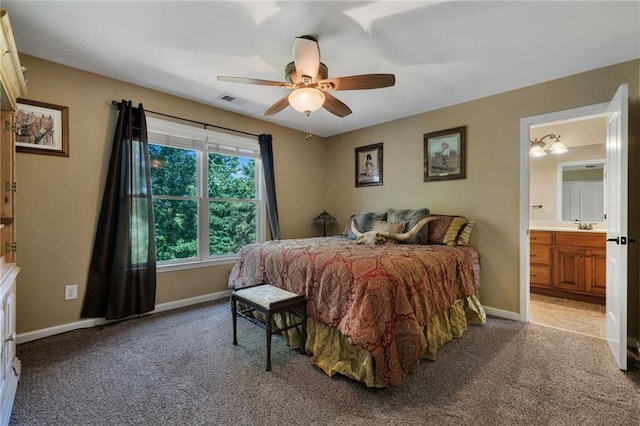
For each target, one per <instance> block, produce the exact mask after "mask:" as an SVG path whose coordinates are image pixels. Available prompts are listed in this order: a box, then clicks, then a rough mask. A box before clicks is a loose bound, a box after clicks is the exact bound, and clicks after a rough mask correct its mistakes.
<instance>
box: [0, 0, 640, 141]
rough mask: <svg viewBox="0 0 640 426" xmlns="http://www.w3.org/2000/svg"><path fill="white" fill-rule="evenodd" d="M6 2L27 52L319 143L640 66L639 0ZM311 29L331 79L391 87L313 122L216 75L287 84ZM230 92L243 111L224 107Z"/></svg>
mask: <svg viewBox="0 0 640 426" xmlns="http://www.w3.org/2000/svg"><path fill="white" fill-rule="evenodd" d="M2 7H3V8H6V9H7V10H8V11H9V17H10V21H11V24H12V27H13V32H14V36H15V39H16V44H17V46H18V50H19V51H20V52H21V53H26V54H29V55H32V56H36V57H40V58H44V59H48V60H50V61H53V62H57V63H61V64H64V65H68V66H71V67H75V68H79V69H83V70H87V71H91V72H95V73H98V74H101V75H105V76H108V77H113V78H116V79H118V80H123V81H127V82H130V83H134V84H138V85H141V86H145V87H149V88H152V89H157V90H160V91H163V92H167V93H171V94H175V95H178V96H181V97H184V98H188V99H192V100H195V101H198V102H202V103H204V104H208V105H213V106H216V107H219V108H223V109H227V110H231V111H235V112H237V113H239V114H244V115H248V116H252V117H257V118H263V119H265V120H266V121H269V122H273V123H277V124H280V125H283V126H287V127H291V128H294V129H299V130H302V131H307V128H308V127H309V129H310V131H311V132H312V133H314V134H317V135H320V136H331V135H335V134H340V133H344V132H347V131H351V130H356V129H359V128H363V127H367V126H371V125H374V124H378V123H383V122H387V121H390V120H395V119H398V118H402V117H406V116H411V115H415V114H419V113H422V112H426V111H430V110H434V109H437V108H441V107H445V106H449V105H454V104H458V103H461V102H465V101H469V100H472V99H477V98H481V97H485V96H489V95H493V94H497V93H501V92H505V91H508V90H513V89H517V88H520V87H524V86H529V85H532V84H536V83H540V82H543V81H548V80H551V79H555V78H559V77H563V76H567V75H571V74H575V73H579V72H582V71H587V70H591V69H595V68H599V67H603V66H607V65H611V64H616V63H620V62H624V61H627V60H631V59H637V58H640V2H638V1H623V2H614V1H586V2H582V1H568V2H558V1H551V2H535V1H531V2H524V1H518V2H505V1H498V2H485V1H471V2H459V1H405V2H401V1H333V2H329V1H299V2H294V1H284V0H280V1H272V0H265V1H253V2H251V1H234V2H231V1H201V2H187V1H140V2H132V1H118V2H116V1H110V2H106V1H105V2H100V1H71V2H64V1H31V0H2ZM304 34H315V35H317V36H318V41H319V44H320V51H321V57H322V62H323V63H325V64H326V65H327V66H328V67H329V77H339V76H348V75H355V74H366V73H393V74H395V75H396V85H395V86H394V87H391V88H384V89H375V90H361V91H339V92H333V94H334V95H335V96H336V97H337V98H339V99H340V100H342V101H343V102H345V103H346V104H347V105H349V107H351V109H352V110H353V113H352V114H351V115H349V116H347V117H345V118H338V117H336V116H334V115H332V114H330V113H328V112H327V111H325V110H320V111H317V112H315V113H312V114H311V117H310V120H307V118H306V117H305V116H304V115H303V114H301V113H299V112H296V111H294V110H293V109H292V108H291V107H288V108H286V109H285V110H284V111H282V112H280V113H278V114H276V115H275V116H272V117H269V118H264V117H262V113H263V112H264V111H265V110H266V109H267V108H268V107H269V106H270V105H271V104H273V103H275V102H276V101H277V100H279V99H280V98H281V97H283V96H284V95H285V94H286V89H283V88H280V87H265V86H255V85H244V84H233V83H224V82H218V81H217V80H216V77H217V76H218V75H230V76H240V77H252V78H259V79H265V80H277V81H284V67H285V65H286V64H287V63H289V62H291V61H292V60H293V58H292V45H293V40H294V38H295V37H296V36H300V35H304ZM27 76H28V71H27ZM225 94H227V95H230V96H232V97H236V98H240V99H243V100H246V101H247V103H245V104H242V105H236V104H233V103H229V102H226V101H223V100H220V97H221V96H222V95H225ZM123 96H124V97H126V94H124V93H123V94H119V93H114V94H113V98H114V99H121V98H122V97H123ZM132 100H133V101H134V102H142V103H143V104H144V105H145V107H146V108H147V109H151V110H153V109H154V108H153V105H151V104H147V103H145V99H132ZM50 101H51V100H50ZM107 101H109V99H108V100H107ZM214 124H219V123H214Z"/></svg>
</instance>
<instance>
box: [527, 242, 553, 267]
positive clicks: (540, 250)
mask: <svg viewBox="0 0 640 426" xmlns="http://www.w3.org/2000/svg"><path fill="white" fill-rule="evenodd" d="M551 253H552V252H551V247H550V246H540V245H537V244H531V248H530V250H529V256H530V258H529V261H530V262H531V263H536V264H539V265H549V266H550V265H551V258H552V255H551Z"/></svg>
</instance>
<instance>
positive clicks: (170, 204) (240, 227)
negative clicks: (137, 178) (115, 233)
mask: <svg viewBox="0 0 640 426" xmlns="http://www.w3.org/2000/svg"><path fill="white" fill-rule="evenodd" d="M147 133H148V138H149V161H150V164H151V188H152V191H153V214H154V222H155V233H156V236H155V240H156V257H157V260H158V262H159V264H160V265H172V264H194V263H195V264H198V263H202V262H207V263H209V262H216V261H221V260H229V259H233V258H235V255H236V254H237V252H238V250H240V247H242V246H243V245H245V244H250V243H254V242H257V241H263V240H264V232H265V229H264V227H265V220H264V214H265V209H264V207H263V202H262V185H261V182H262V179H261V177H260V176H261V175H262V163H261V160H260V147H259V144H258V141H257V140H253V139H248V138H242V137H237V136H230V135H227V134H223V133H219V132H214V131H211V130H205V129H198V128H195V127H191V126H185V125H180V124H176V123H171V122H167V121H163V120H158V119H154V118H147Z"/></svg>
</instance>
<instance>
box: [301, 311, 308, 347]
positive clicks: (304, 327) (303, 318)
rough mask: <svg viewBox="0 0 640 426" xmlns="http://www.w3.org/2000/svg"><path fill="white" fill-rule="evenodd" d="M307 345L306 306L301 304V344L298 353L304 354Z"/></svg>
mask: <svg viewBox="0 0 640 426" xmlns="http://www.w3.org/2000/svg"><path fill="white" fill-rule="evenodd" d="M306 345H307V307H306V306H304V305H303V306H302V345H301V347H300V353H301V354H302V355H304V354H306V348H305V346H306Z"/></svg>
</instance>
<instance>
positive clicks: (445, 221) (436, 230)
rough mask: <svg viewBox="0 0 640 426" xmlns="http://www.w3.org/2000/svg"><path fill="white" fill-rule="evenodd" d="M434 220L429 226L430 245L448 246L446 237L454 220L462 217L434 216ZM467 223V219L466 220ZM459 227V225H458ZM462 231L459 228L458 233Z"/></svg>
mask: <svg viewBox="0 0 640 426" xmlns="http://www.w3.org/2000/svg"><path fill="white" fill-rule="evenodd" d="M431 217H433V218H434V220H433V221H432V222H431V223H430V224H429V244H446V243H445V236H446V235H447V231H448V230H449V227H450V226H451V223H452V222H453V220H454V219H455V218H457V217H462V216H449V215H433V216H431ZM464 220H465V222H466V220H467V219H466V218H464ZM456 225H457V226H459V224H456ZM459 230H460V229H459V228H458V231H459Z"/></svg>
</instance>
